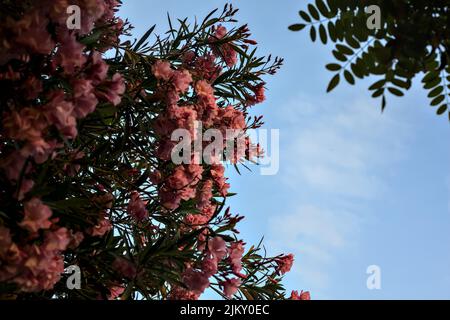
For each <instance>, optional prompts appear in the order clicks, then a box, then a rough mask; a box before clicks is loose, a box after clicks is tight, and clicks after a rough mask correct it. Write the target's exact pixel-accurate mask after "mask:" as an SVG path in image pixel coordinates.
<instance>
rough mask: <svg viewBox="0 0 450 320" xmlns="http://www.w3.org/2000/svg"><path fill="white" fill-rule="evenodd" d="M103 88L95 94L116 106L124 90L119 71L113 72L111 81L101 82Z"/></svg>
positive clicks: (123, 82)
mask: <svg viewBox="0 0 450 320" xmlns="http://www.w3.org/2000/svg"><path fill="white" fill-rule="evenodd" d="M103 86H104V87H105V88H104V89H103V90H100V91H97V96H98V97H100V98H103V99H105V100H107V101H109V102H111V103H112V104H113V105H114V106H117V105H118V104H120V102H121V101H122V97H121V96H122V95H123V94H124V92H125V81H124V79H123V77H122V75H121V74H120V73H115V74H114V75H113V77H112V80H111V81H105V82H104V83H103Z"/></svg>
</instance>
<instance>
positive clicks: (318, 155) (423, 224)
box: [121, 0, 450, 299]
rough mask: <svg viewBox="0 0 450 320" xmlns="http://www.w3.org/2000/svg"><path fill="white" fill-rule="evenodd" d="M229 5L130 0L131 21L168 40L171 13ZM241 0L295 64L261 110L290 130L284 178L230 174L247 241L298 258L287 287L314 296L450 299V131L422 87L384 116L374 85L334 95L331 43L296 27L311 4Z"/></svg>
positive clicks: (258, 29) (273, 85) (255, 27)
mask: <svg viewBox="0 0 450 320" xmlns="http://www.w3.org/2000/svg"><path fill="white" fill-rule="evenodd" d="M225 3H226V1H222V0H217V1H207V0H195V1H185V0H164V1H160V0H151V1H150V0H127V1H125V4H124V6H123V8H122V10H121V16H122V17H126V18H129V19H130V20H131V22H132V23H133V25H134V26H135V27H136V28H135V30H134V35H136V36H140V35H142V34H143V33H144V32H145V31H146V30H147V29H148V27H149V26H151V25H153V24H157V29H156V32H159V33H163V32H165V31H166V30H167V20H166V15H167V12H169V13H170V15H171V16H172V17H174V18H185V17H188V18H191V19H193V18H194V17H195V16H197V17H198V18H199V19H202V18H203V17H204V16H205V15H206V14H207V13H208V12H209V11H211V10H212V9H214V8H216V7H222V6H223V4H225ZM232 3H233V4H234V6H236V7H237V8H239V9H240V12H239V14H238V19H239V22H240V23H242V24H244V23H248V24H249V27H250V29H251V31H252V33H253V38H254V39H256V40H257V41H258V43H259V53H260V54H261V55H265V54H269V53H272V54H273V55H278V56H282V57H284V58H285V65H284V67H283V68H282V70H281V71H280V72H279V73H278V74H277V75H276V76H274V77H271V78H267V87H268V89H269V91H268V92H267V101H266V102H265V103H264V104H262V105H259V106H256V107H255V112H256V113H261V114H264V116H265V122H266V126H265V127H266V128H268V129H271V128H273V129H280V170H279V172H278V174H277V175H274V176H263V175H260V174H259V171H258V170H255V172H253V173H251V172H246V171H242V176H239V175H237V174H236V173H235V172H233V170H229V171H228V175H229V176H230V180H231V184H232V191H233V192H237V193H238V196H236V197H233V198H231V199H230V202H229V203H230V205H231V206H232V210H233V212H235V213H239V214H241V215H245V216H246V220H245V221H243V222H242V224H241V228H240V230H241V235H242V236H243V237H244V238H245V240H246V241H247V242H248V243H249V244H250V243H257V242H258V241H259V239H260V238H261V237H262V236H264V237H265V245H266V247H267V249H268V251H269V252H270V253H273V254H277V253H281V252H286V253H290V252H292V253H294V254H295V255H296V263H295V266H294V268H293V270H292V272H291V273H290V274H288V275H287V276H286V278H285V284H286V287H287V288H288V289H289V290H291V289H300V290H301V289H303V290H310V291H311V295H312V298H313V299H450V232H449V231H450V166H449V163H450V161H449V160H450V148H449V147H450V139H449V138H450V126H449V124H448V121H447V120H446V119H445V117H438V116H436V115H435V111H434V110H433V109H432V108H430V107H429V106H428V101H427V99H426V93H425V92H424V91H423V90H422V89H421V86H420V83H419V81H416V83H415V84H414V86H413V88H412V90H410V92H408V94H407V96H405V97H403V98H400V99H399V98H393V97H391V98H389V100H388V106H387V109H386V111H385V113H383V114H381V112H380V109H379V102H378V101H375V100H373V99H372V98H370V94H369V92H368V91H367V87H368V86H369V85H370V84H371V82H373V79H369V80H368V81H362V82H359V83H357V84H356V86H350V85H347V84H342V85H340V86H339V87H338V88H337V89H336V90H335V91H333V93H331V94H326V93H325V88H326V85H327V83H328V81H329V79H330V77H331V74H330V73H329V72H328V71H326V70H325V68H324V65H325V64H326V63H329V62H331V61H332V56H331V54H330V47H327V46H323V45H321V44H313V43H311V41H310V40H309V38H308V35H307V33H294V32H290V31H288V30H287V26H288V25H289V24H291V23H294V22H297V21H298V20H299V19H298V16H297V12H298V10H299V9H302V8H303V7H304V6H305V2H303V1H269V0H245V1H243V0H242V1H232ZM369 265H378V266H379V267H380V268H381V289H380V290H368V289H367V287H366V279H367V277H368V275H367V274H366V269H367V267H368V266H369ZM207 297H209V295H208V296H207Z"/></svg>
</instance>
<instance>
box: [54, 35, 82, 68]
mask: <svg viewBox="0 0 450 320" xmlns="http://www.w3.org/2000/svg"><path fill="white" fill-rule="evenodd" d="M60 31H61V30H60ZM59 40H60V42H61V46H60V47H59V48H58V51H57V53H56V57H55V58H56V60H55V61H56V63H57V64H58V65H60V66H61V67H62V68H63V69H64V72H65V73H66V74H73V73H74V72H75V71H76V70H77V69H79V68H81V66H82V65H83V64H84V63H86V60H87V59H86V56H85V55H84V53H83V50H84V49H85V46H84V45H83V44H81V43H80V42H78V41H77V39H76V37H75V34H74V33H68V32H67V31H66V29H65V27H63V28H62V32H59Z"/></svg>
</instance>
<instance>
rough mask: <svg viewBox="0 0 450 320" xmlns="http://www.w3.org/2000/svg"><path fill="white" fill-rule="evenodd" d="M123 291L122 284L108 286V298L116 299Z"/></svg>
mask: <svg viewBox="0 0 450 320" xmlns="http://www.w3.org/2000/svg"><path fill="white" fill-rule="evenodd" d="M124 291H125V288H124V287H123V286H113V287H111V288H109V296H108V300H116V299H117V298H118V297H120V296H121V295H122V293H123V292H124Z"/></svg>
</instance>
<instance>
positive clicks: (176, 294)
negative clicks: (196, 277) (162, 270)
mask: <svg viewBox="0 0 450 320" xmlns="http://www.w3.org/2000/svg"><path fill="white" fill-rule="evenodd" d="M198 298H199V294H197V293H195V292H193V291H189V290H187V289H185V288H182V287H179V286H174V287H172V290H170V294H169V300H198Z"/></svg>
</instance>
